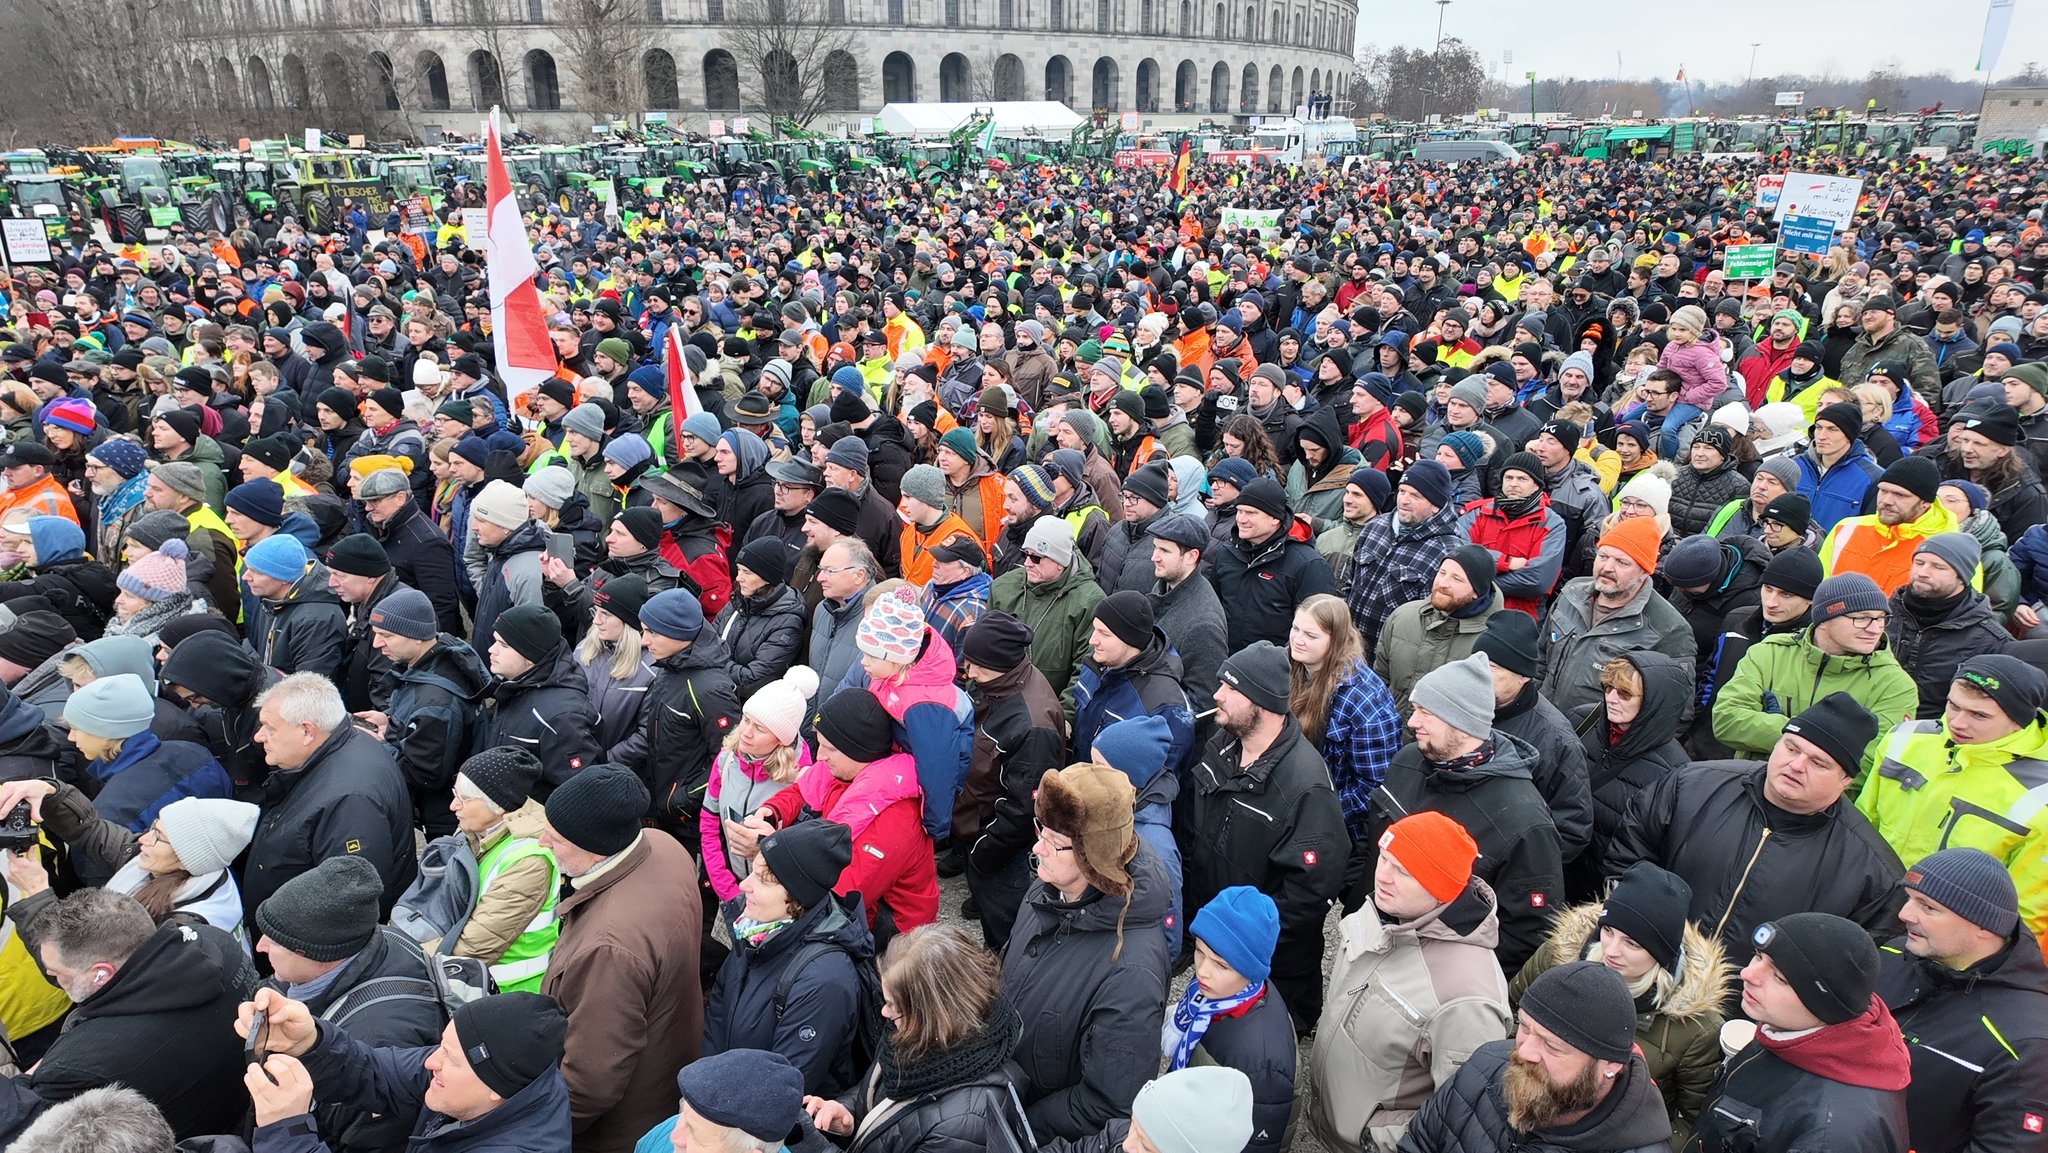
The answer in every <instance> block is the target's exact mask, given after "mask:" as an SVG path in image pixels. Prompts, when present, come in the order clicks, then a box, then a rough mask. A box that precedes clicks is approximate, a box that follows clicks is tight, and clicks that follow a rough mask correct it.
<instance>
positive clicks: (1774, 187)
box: [1736, 153, 1785, 209]
mask: <svg viewBox="0 0 2048 1153" xmlns="http://www.w3.org/2000/svg"><path fill="white" fill-rule="evenodd" d="M1736 155H1738V156H1739V155H1742V154H1741V153H1737V154H1736ZM1784 193H1785V174H1784V173H1782V172H1772V173H1767V174H1766V175H1763V176H1759V177H1757V178H1756V206H1757V207H1758V208H1764V209H1771V208H1776V207H1777V206H1778V197H1780V196H1782V195H1784Z"/></svg>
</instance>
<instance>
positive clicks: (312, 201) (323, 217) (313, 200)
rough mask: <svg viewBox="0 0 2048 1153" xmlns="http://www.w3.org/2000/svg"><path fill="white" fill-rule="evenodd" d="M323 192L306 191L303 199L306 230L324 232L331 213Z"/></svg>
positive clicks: (331, 209)
mask: <svg viewBox="0 0 2048 1153" xmlns="http://www.w3.org/2000/svg"><path fill="white" fill-rule="evenodd" d="M333 210H334V209H333V206H332V205H331V204H329V203H328V200H327V194H326V193H325V192H308V193H306V201H305V216H306V231H308V232H325V231H327V225H328V221H329V219H330V217H331V214H332V213H333Z"/></svg>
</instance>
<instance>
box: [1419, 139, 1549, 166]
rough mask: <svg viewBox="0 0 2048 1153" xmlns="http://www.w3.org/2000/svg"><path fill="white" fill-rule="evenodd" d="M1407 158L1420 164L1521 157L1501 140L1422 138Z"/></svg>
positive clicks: (1458, 162) (1512, 160) (1503, 160)
mask: <svg viewBox="0 0 2048 1153" xmlns="http://www.w3.org/2000/svg"><path fill="white" fill-rule="evenodd" d="M1408 158H1409V159H1411V160H1414V161H1416V162H1417V163H1420V164H1461V163H1463V162H1465V161H1467V160H1491V161H1499V162H1501V163H1505V164H1513V163H1514V162H1515V161H1517V160H1520V159H1521V158H1522V154H1521V153H1519V152H1517V151H1515V147H1514V145H1512V144H1509V143H1507V142H1505V141H1501V140H1423V141H1419V142H1418V143H1417V144H1416V145H1415V148H1414V150H1413V151H1412V152H1410V153H1409V154H1408Z"/></svg>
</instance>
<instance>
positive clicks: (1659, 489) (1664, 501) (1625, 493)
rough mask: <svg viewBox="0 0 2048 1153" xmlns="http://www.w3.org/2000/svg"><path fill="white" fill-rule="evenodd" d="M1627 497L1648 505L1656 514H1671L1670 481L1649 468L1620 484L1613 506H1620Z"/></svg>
mask: <svg viewBox="0 0 2048 1153" xmlns="http://www.w3.org/2000/svg"><path fill="white" fill-rule="evenodd" d="M1660 463H1661V462H1660ZM1629 497H1635V498H1636V499H1637V500H1640V501H1642V502H1643V503H1644V504H1646V505H1649V506H1650V510H1651V511H1652V512H1655V513H1656V514H1657V515H1658V516H1669V515H1671V482H1670V481H1668V480H1665V479H1664V478H1663V477H1661V476H1658V475H1657V474H1656V473H1654V472H1652V471H1650V470H1649V469H1644V470H1643V471H1641V472H1639V473H1637V474H1636V475H1635V476H1634V477H1632V478H1630V480H1629V482H1628V483H1627V484H1625V485H1622V486H1621V491H1620V492H1619V493H1617V494H1616V495H1615V498H1614V503H1615V507H1616V508H1619V507H1621V502H1622V501H1624V500H1627V499H1628V498H1629Z"/></svg>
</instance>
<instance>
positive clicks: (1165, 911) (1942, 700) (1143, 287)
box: [0, 156, 2048, 1153]
mask: <svg viewBox="0 0 2048 1153" xmlns="http://www.w3.org/2000/svg"><path fill="white" fill-rule="evenodd" d="M1788 162H1789V163H1791V164H1793V165H1795V166H1797V165H1799V164H1801V163H1804V164H1806V165H1809V166H1817V168H1818V169H1819V170H1821V171H1828V172H1835V171H1842V172H1845V173H1846V174H1848V175H1854V176H1858V177H1860V178H1861V179H1862V181H1863V186H1862V191H1863V201H1862V204H1861V206H1860V207H1859V208H1858V210H1857V212H1856V214H1855V216H1854V218H1853V220H1852V221H1850V222H1849V223H1848V225H1847V227H1845V228H1843V229H1841V230H1840V231H1838V233H1837V234H1836V237H1835V241H1834V247H1833V249H1832V251H1830V252H1829V253H1827V254H1826V255H1825V256H1819V257H1813V256H1805V257H1802V256H1795V255H1792V254H1790V253H1785V254H1784V255H1783V258H1782V263H1779V264H1778V265H1777V266H1776V268H1775V271H1774V272H1773V273H1772V274H1771V275H1770V276H1769V277H1768V278H1766V279H1764V280H1761V281H1754V282H1752V281H1739V280H1731V279H1730V278H1729V277H1728V276H1727V274H1726V269H1725V268H1724V267H1723V257H1724V253H1725V251H1726V249H1727V248H1728V247H1729V246H1731V245H1736V244H1754V243H1766V244H1768V243H1772V242H1773V239H1774V235H1775V228H1776V225H1775V224H1774V222H1773V219H1772V212H1771V211H1770V209H1769V207H1768V205H1766V204H1761V203H1759V196H1760V192H1759V188H1760V182H1759V179H1758V178H1759V177H1761V176H1763V175H1764V174H1766V173H1768V172H1771V171H1782V170H1783V168H1784V167H1785V165H1786V164H1787V163H1788ZM453 203H454V199H453V198H451V199H450V204H451V205H452V204H453ZM624 207H626V208H628V209H630V211H628V212H627V213H625V214H624V215H623V216H619V215H610V216H605V217H600V216H599V215H598V213H597V211H596V210H595V209H593V210H591V211H588V212H585V213H582V214H581V215H580V217H578V216H570V215H565V214H562V213H560V212H558V211H556V210H555V209H554V208H553V207H551V206H547V205H536V206H534V207H533V208H532V210H531V211H530V212H529V213H528V215H527V223H528V227H529V233H530V240H531V242H532V246H533V249H534V252H535V255H536V259H537V262H538V264H539V266H540V268H541V277H540V281H539V285H538V287H539V290H540V292H539V295H540V301H541V306H542V309H543V311H544V314H545V320H546V323H547V329H548V334H549V337H550V339H551V341H552V344H553V347H554V351H555V354H556V359H557V361H558V363H559V367H558V369H557V371H556V372H555V373H554V374H553V375H552V376H551V377H548V378H547V379H545V380H543V381H540V382H538V383H534V384H532V385H530V386H520V387H515V388H508V387H507V386H506V384H505V383H504V382H505V379H506V377H507V376H508V375H511V374H508V373H505V372H502V371H500V369H499V366H498V364H497V361H496V358H495V356H494V353H493V335H492V332H491V327H492V309H491V293H490V287H489V285H488V283H487V279H486V260H485V258H484V256H483V255H482V252H481V250H482V249H483V247H484V245H483V243H482V239H481V238H478V237H465V236H464V235H463V234H462V232H461V229H460V228H459V226H458V225H457V220H458V219H459V218H458V217H457V216H456V215H455V214H454V210H453V209H452V207H451V208H450V209H449V210H448V213H447V215H446V219H445V223H444V224H443V225H442V226H440V227H438V228H437V229H436V230H435V231H434V232H433V233H432V234H430V235H426V236H424V237H422V236H416V235H409V234H408V235H399V233H398V228H399V222H398V221H397V220H396V219H395V218H394V219H393V220H391V221H388V222H377V221H373V220H370V219H369V218H368V217H367V216H365V215H363V214H361V213H360V212H355V213H352V214H350V215H348V216H345V217H344V218H343V220H342V221H341V226H340V227H339V229H338V230H337V231H335V232H333V233H314V232H309V231H307V230H306V229H304V228H302V227H301V226H300V225H299V224H298V223H296V222H295V221H293V220H291V219H289V218H280V217H279V216H278V215H277V214H275V213H264V214H262V215H261V217H260V218H259V219H257V220H255V221H253V222H250V223H248V224H247V225H246V226H245V227H238V228H237V229H235V230H233V231H231V232H228V233H226V234H219V233H213V234H203V235H202V234H193V233H186V232H183V231H181V230H179V229H173V230H172V233H171V236H170V237H169V239H168V241H167V242H165V243H163V244H162V245H159V246H148V247H145V246H131V247H124V248H116V247H113V246H107V245H102V244H99V243H96V242H94V241H93V240H92V239H90V237H89V236H86V235H82V234H74V235H73V236H72V240H73V243H72V245H71V246H70V247H68V248H67V249H65V250H64V252H63V259H62V260H61V262H60V264H59V265H58V266H55V267H25V268H17V269H16V270H15V272H14V276H13V279H12V280H11V281H9V282H7V283H5V285H4V286H0V295H4V299H5V302H6V305H7V308H6V321H7V329H6V331H4V332H0V422H4V428H0V437H4V442H5V444H4V452H0V478H4V481H5V490H4V492H0V685H4V688H0V847H4V848H5V850H6V851H5V854H4V863H5V872H6V897H7V901H6V916H5V919H4V923H0V934H4V935H0V1029H4V1038H0V1039H4V1041H5V1045H4V1046H0V1062H4V1063H5V1064H6V1065H7V1067H8V1071H9V1072H10V1073H11V1074H12V1075H11V1077H10V1078H9V1079H8V1080H6V1081H4V1082H0V1148H5V1149H9V1150H22V1151H33V1153H86V1151H88V1150H89V1151H91V1153H130V1151H134V1153H170V1150H172V1149H173V1148H182V1149H187V1150H195V1151H197V1150H212V1151H216V1153H221V1151H226V1150H233V1149H243V1148H252V1149H254V1150H255V1151H256V1153H314V1151H316V1150H326V1151H329V1153H386V1151H388V1153H399V1151H401V1150H403V1151H407V1153H455V1151H500V1153H506V1151H514V1153H568V1151H573V1153H629V1151H647V1153H651V1151H654V1150H660V1149H669V1148H673V1149H675V1150H679V1151H683V1153H747V1151H750V1150H760V1151H762V1153H780V1151H781V1150H784V1149H788V1150H790V1151H792V1153H824V1151H826V1150H828V1149H830V1148H832V1147H837V1148H840V1149H847V1150H852V1151H855V1153H912V1151H923V1153H954V1151H955V1150H968V1149H973V1150H994V1151H997V1153H1026V1151H1030V1150H1036V1149H1048V1150H1056V1151H1060V1153H1067V1151H1072V1153H1110V1151H1112V1150H1122V1151H1123V1153H1244V1151H1250V1153H1285V1151H1288V1150H1292V1149H1296V1148H1313V1147H1315V1146H1317V1145H1320V1146H1321V1147H1322V1148H1324V1149H1325V1150H1327V1151H1328V1153H1507V1151H1510V1150H1521V1149H1525V1148H1534V1149H1558V1150H1573V1151H1576V1153H1609V1151H1612V1153H1624V1151H1626V1153H1653V1151H1658V1150H1666V1149H1668V1150H1670V1151H1673V1153H1751V1151H1763V1150H1768V1151H1781V1150H1799V1151H1801V1153H1831V1151H1832V1153H1849V1151H1852V1150H1853V1151H1854V1153H1905V1151H1906V1150H1908V1149H1912V1150H1917V1151H1919V1153H1950V1151H1961V1150H1965V1149H1971V1150H1985V1151H1993V1150H1995V1151H2011V1153H2044V1151H2048V1134H2044V1129H2048V1122H2044V1117H2048V1104H2044V1101H2048V1098H2044V1097H2043V1095H2042V1093H2041V1090H2040V1086H2041V1085H2042V1084H2043V1083H2044V1081H2048V967H2044V965H2043V960H2042V948H2041V941H2042V939H2043V937H2044V936H2048V806H2044V804H2043V798H2044V797H2048V712H2044V709H2048V673H2044V672H2043V667H2044V665H2048V651H2044V650H2048V619H2044V617H2048V488H2044V485H2043V477H2044V475H2048V233H2044V230H2043V227H2044V226H2043V219H2042V217H2043V212H2044V208H2048V163H2044V162H2043V161H2038V160H2027V159H2024V158H2007V157H2000V156H1983V157H1961V158H1951V159H1949V160H1945V161H1939V162H1936V161H1929V160H1924V159H1917V158H1916V159H1908V160H1901V161H1893V162H1886V163H1882V164H1874V165H1871V166H1868V167H1865V168H1862V169H1858V170H1854V171H1849V170H1846V169H1843V168H1842V162H1840V161H1839V160H1837V159H1835V158H1829V157H1809V158H1804V160H1803V161H1801V160H1800V159H1799V158H1776V159H1773V158H1767V157H1752V158H1747V159H1743V158H1737V159H1733V160H1730V159H1725V158H1724V159H1719V160H1708V159H1705V158H1700V157H1680V158H1676V159H1672V158H1665V159H1660V160H1653V161H1643V162H1637V161H1620V160H1617V161H1613V162H1598V161H1596V162H1585V163H1577V162H1574V163H1564V162H1560V161H1556V160H1544V159H1538V160H1531V161H1527V162H1524V163H1520V164H1515V165H1497V166H1488V167H1481V166H1478V165H1465V166H1459V167H1430V166H1417V165H1413V164H1408V163H1402V164H1394V165H1368V166H1365V167H1362V168H1355V169H1352V170H1349V171H1347V172H1342V173H1340V172H1339V171H1337V170H1335V169H1333V168H1324V167H1321V166H1314V165H1312V166H1309V167H1308V168H1305V169H1303V168H1293V167H1286V168H1244V167H1236V166H1197V167H1196V168H1195V170H1194V171H1193V173H1192V176H1191V179H1190V182H1189V185H1188V186H1187V187H1186V188H1185V189H1182V190H1181V191H1179V192H1175V191H1169V189H1168V187H1167V185H1166V181H1165V177H1164V175H1163V174H1161V173H1155V172H1152V171H1149V170H1145V169H1125V168H1111V169H1107V170H1101V171H1097V170H1090V169H1085V168H1081V167H1076V166H1074V165H1053V164H1046V165H1020V166H1016V167H1011V168H1008V169H1004V170H1002V171H999V172H988V171H982V172H977V173H974V174H972V175H967V174H962V175H959V176H943V175H942V176H935V177H933V178H931V179H930V180H928V181H924V182H917V181H912V180H910V179H908V178H906V177H904V176H902V175H900V174H894V175H889V174H883V173H881V172H879V171H866V172H848V173H839V174H836V175H835V176H833V177H831V178H829V179H815V180H814V179H809V178H803V179H798V180H796V181H794V182H792V183H789V184H785V183H783V182H781V181H780V180H778V179H777V178H775V177H773V176H767V177H763V178H761V179H755V180H747V181H739V182H735V183H733V184H731V185H729V186H728V185H725V184H712V183H709V182H706V183H704V184H700V185H694V186H692V185H686V184H684V183H682V182H672V183H671V184H670V186H669V189H668V194H667V198H666V199H659V200H650V201H648V202H646V203H644V204H637V205H628V206H624ZM1225 208H1252V209H1259V210H1274V212H1273V215H1274V216H1275V217H1276V218H1277V221H1278V223H1277V226H1275V227H1271V228H1264V229H1248V228H1241V227H1234V226H1225V224H1224V223H1223V210H1224V209H1225ZM1232 219H1233V220H1235V219H1238V218H1237V217H1232ZM380 223H382V224H384V225H385V227H384V228H381V229H380V228H379V227H378V225H379V224H380ZM501 335H502V334H501ZM672 358H680V361H681V363H680V364H671V363H668V361H669V360H670V359H672ZM956 878H957V880H956ZM942 879H943V880H944V881H946V882H949V883H948V884H947V885H946V887H945V890H944V891H943V892H942ZM963 897H964V903H963V902H962V900H961V898H963ZM942 898H949V899H942ZM942 909H943V910H944V911H942ZM1333 915H1334V916H1333ZM1333 922H1334V923H1333Z"/></svg>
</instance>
